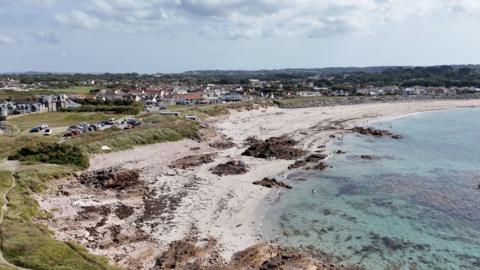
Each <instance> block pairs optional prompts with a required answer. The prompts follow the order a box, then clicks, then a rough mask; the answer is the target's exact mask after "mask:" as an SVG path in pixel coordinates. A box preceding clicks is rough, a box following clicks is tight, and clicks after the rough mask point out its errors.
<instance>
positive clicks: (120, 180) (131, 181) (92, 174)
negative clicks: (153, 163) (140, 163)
mask: <svg viewBox="0 0 480 270" xmlns="http://www.w3.org/2000/svg"><path fill="white" fill-rule="evenodd" d="M139 177H140V173H139V171H138V170H127V169H122V168H108V169H102V170H97V171H87V172H84V173H82V174H80V175H79V176H78V180H79V181H80V183H81V184H83V185H86V186H93V187H95V188H100V189H117V190H121V189H125V188H128V187H132V186H136V185H137V184H138V183H139Z"/></svg>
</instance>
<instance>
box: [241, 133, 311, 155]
mask: <svg viewBox="0 0 480 270" xmlns="http://www.w3.org/2000/svg"><path fill="white" fill-rule="evenodd" d="M296 144H297V142H296V141H295V140H293V139H291V138H289V137H287V136H282V137H271V138H269V139H267V140H265V141H259V142H257V143H253V144H252V145H251V146H250V147H249V148H248V149H247V150H245V152H243V153H242V155H244V156H251V157H256V158H264V159H271V158H274V159H286V160H292V159H296V158H298V157H301V156H303V155H304V154H305V151H304V150H301V149H297V148H295V147H294V146H295V145H296Z"/></svg>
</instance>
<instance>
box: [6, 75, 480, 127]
mask: <svg viewBox="0 0 480 270" xmlns="http://www.w3.org/2000/svg"><path fill="white" fill-rule="evenodd" d="M479 74H480V72H479V68H478V66H439V67H377V68H363V69H362V68H331V69H328V68H327V69H289V70H276V71H250V72H249V71H197V72H186V73H182V74H173V75H172V74H153V75H142V74H135V73H130V74H54V73H23V74H3V75H0V119H3V120H5V119H7V118H8V117H9V116H13V115H19V114H25V113H42V112H49V111H61V110H71V109H73V108H78V107H80V106H82V105H85V104H89V105H102V104H119V103H122V102H132V103H141V104H142V105H143V106H144V109H145V110H146V111H150V110H156V109H165V108H167V106H169V105H201V104H219V103H229V102H240V101H249V100H289V99H299V100H310V101H311V100H314V99H315V98H322V97H373V98H378V97H399V98H405V97H408V98H415V97H422V98H425V97H432V98H439V97H440V98H448V97H458V96H462V95H471V94H477V93H480V85H478V84H479V82H480V75H479Z"/></svg>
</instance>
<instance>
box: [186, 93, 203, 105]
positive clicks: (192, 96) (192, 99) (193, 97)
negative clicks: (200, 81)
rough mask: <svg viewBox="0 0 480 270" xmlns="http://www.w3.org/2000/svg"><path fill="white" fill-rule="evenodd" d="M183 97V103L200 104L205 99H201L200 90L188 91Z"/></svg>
mask: <svg viewBox="0 0 480 270" xmlns="http://www.w3.org/2000/svg"><path fill="white" fill-rule="evenodd" d="M183 99H184V100H185V104H202V103H205V100H204V99H203V93H202V92H192V93H189V94H187V95H184V96H183Z"/></svg>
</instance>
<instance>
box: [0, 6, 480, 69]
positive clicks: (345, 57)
mask: <svg viewBox="0 0 480 270" xmlns="http://www.w3.org/2000/svg"><path fill="white" fill-rule="evenodd" d="M479 34H480V0H81V1H78V0H0V72H25V71H44V72H95V73H96V72H112V73H117V72H138V73H157V72H160V73H174V72H182V71H187V70H201V69H242V70H256V69H281V68H320V67H339V66H392V65H395V66H397V65H441V64H480V53H479V48H480V35H479Z"/></svg>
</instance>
